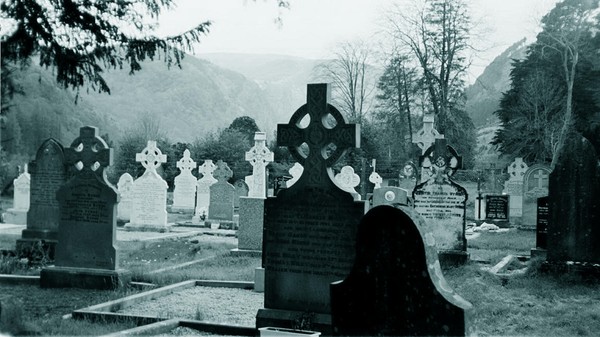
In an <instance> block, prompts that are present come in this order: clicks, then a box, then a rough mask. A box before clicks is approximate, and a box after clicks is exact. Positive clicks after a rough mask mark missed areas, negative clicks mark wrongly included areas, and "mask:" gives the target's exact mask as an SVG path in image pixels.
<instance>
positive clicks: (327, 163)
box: [277, 83, 360, 187]
mask: <svg viewBox="0 0 600 337" xmlns="http://www.w3.org/2000/svg"><path fill="white" fill-rule="evenodd" d="M329 93H330V92H329V87H328V85H327V84H324V83H319V84H309V85H308V87H307V103H306V104H304V105H303V106H301V107H300V108H299V109H298V110H296V112H294V114H293V115H292V117H291V118H290V122H289V124H278V125H277V143H278V145H279V146H287V147H288V149H289V151H290V153H291V155H292V156H293V157H294V158H295V159H296V161H297V162H299V163H300V164H301V165H302V166H303V167H304V174H302V176H301V177H300V180H299V181H298V184H300V185H304V186H310V187H323V186H327V185H331V184H333V182H332V181H331V179H330V171H331V166H332V165H333V164H335V162H336V161H337V160H338V159H339V158H340V157H341V156H342V155H343V154H344V153H345V152H346V151H347V150H348V148H350V147H353V146H356V147H358V146H360V126H357V125H355V124H347V123H346V120H345V118H344V116H343V115H342V114H341V113H340V112H339V111H338V110H337V109H336V108H335V107H334V106H332V105H330V104H328V103H327V100H328V97H329ZM307 115H308V117H309V118H310V121H309V124H308V126H307V127H305V128H302V127H301V125H300V123H301V121H302V119H303V118H304V117H305V116H307ZM328 115H331V116H332V117H333V118H334V119H335V121H336V125H335V126H334V127H327V126H326V125H325V124H324V123H323V121H324V120H325V119H326V118H327V117H328ZM303 143H306V145H308V150H309V153H308V155H305V154H303V153H302V152H301V151H300V150H299V148H300V146H301V145H302V144H303ZM330 144H333V145H335V150H332V151H331V152H330V153H329V154H326V151H327V149H328V146H329V145H330Z"/></svg>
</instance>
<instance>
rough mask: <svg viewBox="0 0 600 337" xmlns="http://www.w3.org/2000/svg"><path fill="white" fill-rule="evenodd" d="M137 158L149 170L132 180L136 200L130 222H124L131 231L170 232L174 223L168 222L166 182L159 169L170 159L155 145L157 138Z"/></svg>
mask: <svg viewBox="0 0 600 337" xmlns="http://www.w3.org/2000/svg"><path fill="white" fill-rule="evenodd" d="M135 160H136V161H137V162H139V163H141V164H142V166H143V167H144V168H145V169H146V171H145V172H144V174H142V176H141V177H138V178H137V179H136V180H135V181H134V182H133V202H132V208H131V221H130V222H129V223H127V224H125V229H126V230H128V231H156V232H168V231H169V229H170V227H171V226H172V225H170V224H167V188H168V185H167V182H166V181H165V180H164V179H163V178H162V177H161V176H160V175H159V174H158V172H156V170H157V169H158V168H159V167H160V166H161V165H162V163H166V162H167V156H166V155H164V154H163V153H162V151H160V149H159V148H158V147H156V141H153V140H149V141H148V143H147V145H146V147H145V148H144V149H143V150H142V152H140V153H137V154H136V155H135Z"/></svg>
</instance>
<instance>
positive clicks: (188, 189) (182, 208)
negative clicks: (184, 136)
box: [171, 149, 198, 213]
mask: <svg viewBox="0 0 600 337" xmlns="http://www.w3.org/2000/svg"><path fill="white" fill-rule="evenodd" d="M197 166H198V165H196V162H195V161H194V160H193V159H192V158H191V157H190V150H188V149H185V151H183V157H182V158H181V159H179V161H178V162H177V168H178V169H179V170H180V171H181V173H179V175H178V176H177V177H175V190H174V191H173V205H172V206H171V212H180V213H193V212H194V207H195V206H196V177H194V175H193V174H192V170H194V169H196V167H197Z"/></svg>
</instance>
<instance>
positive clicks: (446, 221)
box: [413, 139, 468, 264]
mask: <svg viewBox="0 0 600 337" xmlns="http://www.w3.org/2000/svg"><path fill="white" fill-rule="evenodd" d="M420 162H421V168H423V169H425V170H426V171H429V172H431V174H428V176H429V177H430V178H429V179H428V180H427V181H425V182H423V183H420V184H418V185H417V186H416V187H415V189H414V190H413V199H414V204H415V210H416V211H417V212H418V213H419V214H420V215H421V216H422V217H423V218H425V219H426V220H427V223H428V224H431V225H432V226H433V229H434V232H433V235H434V238H435V241H436V245H437V247H438V250H439V254H440V260H441V261H443V262H444V263H448V264H460V263H465V262H466V260H467V258H468V255H467V240H466V236H465V206H466V201H467V191H466V190H465V189H464V188H463V187H462V186H460V185H458V184H456V183H455V182H453V181H452V180H451V179H450V176H452V175H453V174H454V172H456V170H457V169H458V168H460V167H461V166H462V160H461V157H460V156H459V155H458V154H457V153H456V151H455V150H454V149H453V148H452V147H451V146H449V145H446V141H445V140H443V139H438V140H436V141H435V144H434V145H433V146H431V147H430V148H429V149H428V150H427V151H425V154H424V155H423V156H421V158H420Z"/></svg>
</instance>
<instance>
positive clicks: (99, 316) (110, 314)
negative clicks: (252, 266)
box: [71, 280, 254, 326]
mask: <svg viewBox="0 0 600 337" xmlns="http://www.w3.org/2000/svg"><path fill="white" fill-rule="evenodd" d="M196 286H204V287H224V288H240V289H248V290H251V289H254V282H248V281H219V280H189V281H183V282H179V283H175V284H171V285H168V286H164V287H160V288H156V289H152V290H148V291H144V292H141V293H137V294H134V295H130V296H126V297H123V298H120V299H116V300H112V301H108V302H104V303H100V304H95V305H92V306H89V307H86V308H82V309H77V310H75V311H73V312H72V313H71V317H72V318H73V319H82V320H88V321H91V322H97V321H101V322H123V321H133V322H135V324H136V325H138V326H141V325H147V324H151V323H156V322H163V321H166V320H168V318H161V317H158V316H156V315H153V316H146V315H127V314H118V313H116V311H118V310H122V309H125V308H128V307H131V306H133V305H136V304H139V303H141V302H145V301H149V300H153V299H156V298H159V297H162V296H167V295H170V294H172V293H174V292H177V291H180V290H184V289H188V288H191V287H196ZM181 321H184V320H181ZM185 321H187V320H185ZM190 321H192V320H190ZM194 322H198V323H202V324H204V325H220V326H226V325H223V324H216V323H214V324H213V323H207V322H202V321H194Z"/></svg>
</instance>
